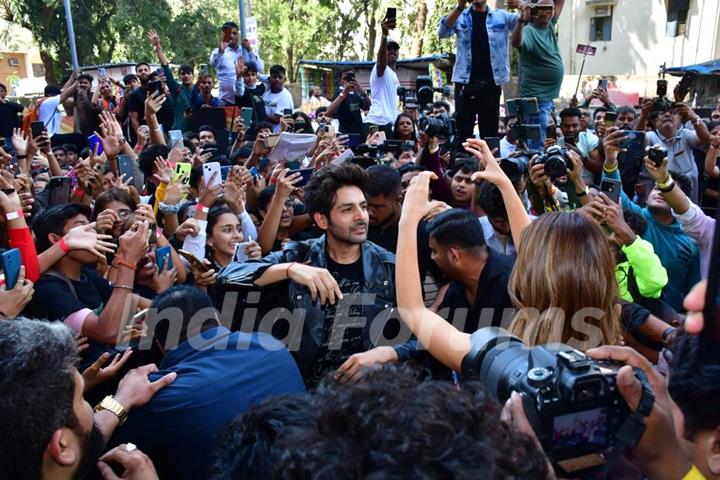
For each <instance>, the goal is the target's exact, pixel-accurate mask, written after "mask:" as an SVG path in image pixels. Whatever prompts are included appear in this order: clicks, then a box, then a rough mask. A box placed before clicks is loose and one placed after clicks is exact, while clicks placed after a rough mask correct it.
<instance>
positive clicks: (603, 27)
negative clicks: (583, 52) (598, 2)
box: [590, 5, 613, 42]
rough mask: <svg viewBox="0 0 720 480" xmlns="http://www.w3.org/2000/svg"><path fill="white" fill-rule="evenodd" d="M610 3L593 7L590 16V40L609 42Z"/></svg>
mask: <svg viewBox="0 0 720 480" xmlns="http://www.w3.org/2000/svg"><path fill="white" fill-rule="evenodd" d="M612 9H613V7H612V5H602V6H598V7H595V11H594V12H593V16H592V18H590V41H591V42H609V41H610V40H612V12H613V10H612Z"/></svg>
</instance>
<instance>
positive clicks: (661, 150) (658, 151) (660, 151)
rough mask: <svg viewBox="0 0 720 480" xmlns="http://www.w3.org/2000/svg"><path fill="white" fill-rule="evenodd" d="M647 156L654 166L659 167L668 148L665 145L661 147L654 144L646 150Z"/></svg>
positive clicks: (666, 154)
mask: <svg viewBox="0 0 720 480" xmlns="http://www.w3.org/2000/svg"><path fill="white" fill-rule="evenodd" d="M647 154H648V158H649V159H650V160H652V162H653V163H654V164H655V166H656V167H659V166H661V165H662V163H663V160H665V159H666V158H667V156H668V150H667V148H665V147H661V146H660V145H656V146H654V147H652V148H651V149H649V150H648V152H647Z"/></svg>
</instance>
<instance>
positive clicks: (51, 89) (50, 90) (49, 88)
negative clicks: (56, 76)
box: [43, 84, 62, 97]
mask: <svg viewBox="0 0 720 480" xmlns="http://www.w3.org/2000/svg"><path fill="white" fill-rule="evenodd" d="M60 93H62V90H60V87H58V86H57V85H52V84H50V85H46V86H45V90H43V95H44V96H45V97H54V96H56V95H60Z"/></svg>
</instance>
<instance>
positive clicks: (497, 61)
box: [438, 0, 522, 141]
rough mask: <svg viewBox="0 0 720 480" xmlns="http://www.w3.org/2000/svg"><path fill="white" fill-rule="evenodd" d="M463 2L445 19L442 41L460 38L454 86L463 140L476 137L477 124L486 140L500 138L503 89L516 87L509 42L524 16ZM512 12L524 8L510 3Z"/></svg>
mask: <svg viewBox="0 0 720 480" xmlns="http://www.w3.org/2000/svg"><path fill="white" fill-rule="evenodd" d="M467 3H468V0H458V2H457V7H455V8H454V9H453V11H452V12H450V14H449V15H446V16H445V17H443V18H442V19H440V24H439V25H438V37H440V38H448V37H450V36H452V35H453V34H455V35H457V37H458V39H457V54H456V60H455V68H454V69H453V77H452V80H453V82H455V105H456V107H457V125H458V129H459V135H460V138H462V139H463V141H464V139H466V138H471V137H472V136H473V128H474V127H475V121H476V120H477V123H478V130H479V131H480V136H481V137H483V138H485V137H495V136H497V134H498V124H499V116H500V94H501V93H502V90H501V88H500V85H502V84H504V83H507V82H508V81H510V60H509V56H508V36H509V34H510V32H512V31H513V29H514V28H515V25H516V24H517V21H518V18H519V15H518V14H517V13H508V12H505V11H503V10H495V9H493V8H490V7H489V6H488V5H487V0H472V6H471V7H470V8H465V7H466V5H467ZM506 4H507V6H508V8H518V7H519V6H521V4H522V2H521V1H520V0H508V1H507V2H506Z"/></svg>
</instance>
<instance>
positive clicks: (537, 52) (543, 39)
mask: <svg viewBox="0 0 720 480" xmlns="http://www.w3.org/2000/svg"><path fill="white" fill-rule="evenodd" d="M564 5H565V0H554V1H553V0H539V1H538V2H537V3H535V4H533V5H532V6H530V5H526V6H525V8H524V9H523V13H522V16H521V17H520V21H519V22H518V23H517V25H516V26H515V30H513V33H512V39H511V41H512V45H513V47H515V48H518V49H519V50H520V97H523V98H527V97H535V98H537V100H538V110H539V111H538V113H533V114H525V115H523V123H524V124H535V125H540V134H541V141H540V142H531V145H530V146H531V147H532V148H534V149H542V145H543V143H544V142H545V133H546V131H547V125H548V119H549V116H550V113H551V111H552V109H553V100H554V99H555V98H557V97H558V95H559V94H560V86H561V85H562V81H563V76H564V75H565V69H564V67H563V61H562V56H561V55H560V47H559V46H558V39H557V35H556V34H555V25H556V24H557V21H558V18H559V17H560V13H561V12H562V9H563V6H564ZM533 144H535V145H533Z"/></svg>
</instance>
